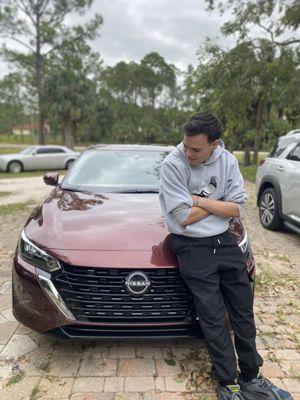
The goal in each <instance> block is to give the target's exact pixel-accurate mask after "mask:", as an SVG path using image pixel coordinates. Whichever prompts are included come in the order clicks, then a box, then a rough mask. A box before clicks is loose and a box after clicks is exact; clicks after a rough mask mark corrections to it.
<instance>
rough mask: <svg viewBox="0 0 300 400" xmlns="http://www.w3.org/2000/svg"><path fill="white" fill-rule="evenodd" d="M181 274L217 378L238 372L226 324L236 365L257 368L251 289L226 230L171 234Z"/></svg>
mask: <svg viewBox="0 0 300 400" xmlns="http://www.w3.org/2000/svg"><path fill="white" fill-rule="evenodd" d="M171 248H172V250H173V251H174V253H175V254H176V256H177V260H178V264H179V270H180V274H181V276H182V277H183V279H184V281H185V283H186V284H187V286H188V287H189V289H190V291H191V292H192V294H193V299H194V303H195V309H196V313H197V316H198V319H199V323H200V327H201V329H202V332H203V335H204V339H205V341H206V346H207V349H208V352H209V355H210V358H211V361H212V364H213V366H214V369H215V371H216V374H217V375H218V377H219V379H220V381H221V382H232V381H233V380H235V379H236V378H237V376H238V372H237V360H236V356H235V352H234V347H233V343H232V340H231V337H230V332H229V329H228V325H227V323H226V309H227V312H228V315H229V318H230V322H231V325H232V328H233V332H234V342H235V349H236V352H237V355H238V364H239V367H240V370H241V372H242V373H244V374H245V375H246V374H248V373H249V372H250V373H251V371H255V370H258V367H259V366H261V365H262V363H263V360H262V358H261V357H260V355H259V354H258V352H257V350H256V345H255V337H256V329H255V323H254V316H253V294H252V289H251V286H250V282H249V278H248V273H247V270H246V265H245V259H244V256H243V253H242V251H241V249H240V248H239V246H238V245H237V244H236V239H235V237H234V235H233V234H231V233H230V232H229V231H226V232H224V233H223V234H221V235H217V236H213V237H209V238H190V237H186V236H181V235H174V234H172V235H171Z"/></svg>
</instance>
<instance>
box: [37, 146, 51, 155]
mask: <svg viewBox="0 0 300 400" xmlns="http://www.w3.org/2000/svg"><path fill="white" fill-rule="evenodd" d="M36 154H48V148H47V147H45V148H40V149H37V151H36Z"/></svg>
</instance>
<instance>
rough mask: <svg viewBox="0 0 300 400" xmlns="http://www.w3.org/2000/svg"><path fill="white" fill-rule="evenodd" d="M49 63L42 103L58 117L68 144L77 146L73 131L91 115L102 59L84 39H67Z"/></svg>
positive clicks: (52, 114)
mask: <svg viewBox="0 0 300 400" xmlns="http://www.w3.org/2000/svg"><path fill="white" fill-rule="evenodd" d="M67 43H68V44H66V43H65V45H64V46H63V47H61V49H60V51H59V52H58V53H57V54H56V55H53V56H52V58H51V59H50V60H49V62H48V70H47V73H46V74H45V75H46V78H45V84H44V96H45V97H44V99H43V103H44V104H45V106H46V107H47V108H48V114H49V116H52V117H53V118H54V119H56V120H58V121H59V123H60V127H61V131H62V133H63V136H64V138H65V142H66V145H67V146H68V147H70V148H73V147H74V132H75V131H76V127H77V125H78V124H79V123H81V122H83V121H84V120H85V119H87V118H88V117H89V116H90V115H91V111H92V110H93V99H95V97H96V85H95V81H96V77H97V75H98V74H99V71H100V67H101V62H100V60H99V56H98V55H97V54H95V53H93V52H92V51H91V48H90V46H89V45H88V44H87V43H86V42H85V40H83V39H81V40H77V41H75V42H73V41H71V40H70V41H68V42H67Z"/></svg>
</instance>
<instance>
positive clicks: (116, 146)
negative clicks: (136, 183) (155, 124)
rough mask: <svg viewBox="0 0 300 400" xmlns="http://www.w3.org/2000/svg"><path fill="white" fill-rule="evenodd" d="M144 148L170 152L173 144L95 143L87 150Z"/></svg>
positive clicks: (132, 149)
mask: <svg viewBox="0 0 300 400" xmlns="http://www.w3.org/2000/svg"><path fill="white" fill-rule="evenodd" d="M90 149H95V150H131V151H134V150H145V151H167V152H171V151H173V150H174V149H175V146H162V145H148V144H96V145H92V146H90V147H88V148H87V150H90Z"/></svg>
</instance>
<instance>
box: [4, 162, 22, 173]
mask: <svg viewBox="0 0 300 400" xmlns="http://www.w3.org/2000/svg"><path fill="white" fill-rule="evenodd" d="M7 170H8V172H12V173H13V174H18V173H20V172H22V170H23V166H22V164H21V163H20V162H19V161H12V162H10V163H9V164H8V167H7Z"/></svg>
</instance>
